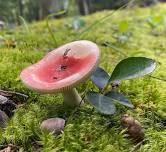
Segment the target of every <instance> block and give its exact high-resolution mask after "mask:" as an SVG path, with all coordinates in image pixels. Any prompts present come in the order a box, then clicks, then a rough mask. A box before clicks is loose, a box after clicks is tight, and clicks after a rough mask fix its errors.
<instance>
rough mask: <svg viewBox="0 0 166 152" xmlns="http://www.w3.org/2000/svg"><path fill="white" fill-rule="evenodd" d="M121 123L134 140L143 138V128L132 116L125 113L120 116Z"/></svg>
mask: <svg viewBox="0 0 166 152" xmlns="http://www.w3.org/2000/svg"><path fill="white" fill-rule="evenodd" d="M121 124H122V126H123V127H124V128H126V129H127V133H128V134H129V135H130V137H132V138H133V139H134V140H135V141H141V140H143V138H144V129H143V127H142V126H141V124H140V123H139V122H138V121H137V120H135V119H134V118H133V117H132V116H129V115H127V114H125V115H123V116H122V118H121Z"/></svg>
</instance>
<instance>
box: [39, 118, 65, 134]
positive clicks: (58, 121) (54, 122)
mask: <svg viewBox="0 0 166 152" xmlns="http://www.w3.org/2000/svg"><path fill="white" fill-rule="evenodd" d="M64 126H65V120H64V119H62V118H50V119H47V120H44V121H43V122H42V123H41V126H40V128H41V130H42V131H47V132H51V133H55V134H60V133H61V132H62V131H63V130H64Z"/></svg>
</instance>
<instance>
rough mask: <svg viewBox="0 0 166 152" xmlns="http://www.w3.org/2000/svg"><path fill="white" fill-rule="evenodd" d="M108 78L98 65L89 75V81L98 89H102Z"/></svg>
mask: <svg viewBox="0 0 166 152" xmlns="http://www.w3.org/2000/svg"><path fill="white" fill-rule="evenodd" d="M109 78H110V76H109V75H108V73H107V72H106V71H104V69H102V68H100V67H98V68H97V69H96V71H95V72H94V73H93V74H92V76H91V77H90V79H91V81H92V82H93V83H94V84H95V85H96V86H97V87H99V88H100V89H103V88H104V87H105V86H106V85H107V83H108V80H109Z"/></svg>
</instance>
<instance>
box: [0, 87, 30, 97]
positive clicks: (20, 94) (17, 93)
mask: <svg viewBox="0 0 166 152" xmlns="http://www.w3.org/2000/svg"><path fill="white" fill-rule="evenodd" d="M0 92H2V93H9V94H15V95H18V96H22V97H24V98H28V96H27V95H25V94H22V93H19V92H14V91H5V90H1V89H0Z"/></svg>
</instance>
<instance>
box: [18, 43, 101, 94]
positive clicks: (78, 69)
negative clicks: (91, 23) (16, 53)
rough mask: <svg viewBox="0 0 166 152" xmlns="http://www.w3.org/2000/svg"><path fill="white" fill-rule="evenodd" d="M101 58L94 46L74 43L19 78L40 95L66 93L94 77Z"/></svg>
mask: <svg viewBox="0 0 166 152" xmlns="http://www.w3.org/2000/svg"><path fill="white" fill-rule="evenodd" d="M99 56H100V52H99V48H98V47H97V45H96V44H95V43H93V42H90V41H86V40H82V41H75V42H71V43H68V44H65V45H63V46H61V47H59V48H57V49H55V50H53V51H51V52H49V53H48V54H47V55H46V56H45V57H44V58H43V59H42V60H40V61H39V62H38V63H36V64H33V65H31V66H29V67H28V68H25V69H24V70H23V71H22V72H21V75H20V77H21V80H22V81H23V83H24V84H25V85H26V86H27V87H29V88H30V89H33V90H36V91H38V92H43V93H51V92H52V93H53V92H61V91H65V90H68V89H70V88H73V87H75V86H76V85H78V84H79V83H81V82H83V81H85V80H86V79H87V78H88V77H89V76H90V75H91V74H92V72H93V71H94V70H95V69H96V67H97V66H98V63H99Z"/></svg>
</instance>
